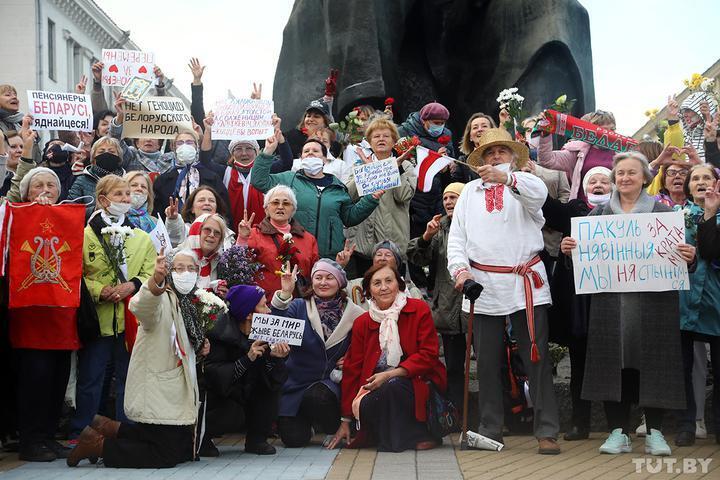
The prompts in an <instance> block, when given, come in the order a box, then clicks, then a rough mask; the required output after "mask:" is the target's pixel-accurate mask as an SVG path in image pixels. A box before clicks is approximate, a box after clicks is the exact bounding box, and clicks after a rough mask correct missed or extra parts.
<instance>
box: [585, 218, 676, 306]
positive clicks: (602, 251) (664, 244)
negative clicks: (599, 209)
mask: <svg viewBox="0 0 720 480" xmlns="http://www.w3.org/2000/svg"><path fill="white" fill-rule="evenodd" d="M571 236H572V238H574V239H575V240H576V241H577V244H578V246H577V248H576V249H574V250H573V254H572V260H573V270H574V274H575V292H577V293H578V294H582V293H602V292H662V291H666V290H688V289H689V288H690V282H689V279H688V270H687V264H686V263H685V261H684V260H683V259H682V258H681V257H680V255H679V254H678V252H677V246H678V244H680V243H685V220H684V217H683V214H682V213H681V212H667V213H635V214H625V215H598V216H589V217H575V218H573V219H572V223H571Z"/></svg>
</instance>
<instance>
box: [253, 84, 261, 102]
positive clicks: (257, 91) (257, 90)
mask: <svg viewBox="0 0 720 480" xmlns="http://www.w3.org/2000/svg"><path fill="white" fill-rule="evenodd" d="M250 98H251V99H252V100H260V99H261V98H262V83H258V84H256V83H255V82H253V89H252V92H250Z"/></svg>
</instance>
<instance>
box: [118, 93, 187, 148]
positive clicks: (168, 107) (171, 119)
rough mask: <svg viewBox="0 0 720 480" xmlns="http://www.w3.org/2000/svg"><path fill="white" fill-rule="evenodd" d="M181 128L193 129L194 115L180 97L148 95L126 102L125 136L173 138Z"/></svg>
mask: <svg viewBox="0 0 720 480" xmlns="http://www.w3.org/2000/svg"><path fill="white" fill-rule="evenodd" d="M181 130H192V117H191V116H190V111H189V110H188V108H187V106H185V103H183V101H182V100H180V99H179V98H175V97H146V98H145V99H144V100H142V101H140V102H138V103H129V102H127V103H125V116H124V117H123V137H129V138H169V139H173V138H175V135H177V134H178V133H180V131H181Z"/></svg>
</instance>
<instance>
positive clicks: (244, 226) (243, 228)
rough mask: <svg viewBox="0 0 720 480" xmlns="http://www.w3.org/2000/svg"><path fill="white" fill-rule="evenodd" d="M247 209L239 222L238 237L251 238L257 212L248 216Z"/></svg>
mask: <svg viewBox="0 0 720 480" xmlns="http://www.w3.org/2000/svg"><path fill="white" fill-rule="evenodd" d="M247 214H248V212H247V209H245V210H243V219H242V220H240V223H238V228H237V234H238V238H245V239H247V238H250V232H251V231H252V225H253V220H255V212H253V213H252V215H250V218H248V216H247Z"/></svg>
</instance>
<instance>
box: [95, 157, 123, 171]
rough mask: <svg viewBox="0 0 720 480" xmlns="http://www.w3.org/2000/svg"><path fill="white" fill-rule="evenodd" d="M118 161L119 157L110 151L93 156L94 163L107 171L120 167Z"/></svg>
mask: <svg viewBox="0 0 720 480" xmlns="http://www.w3.org/2000/svg"><path fill="white" fill-rule="evenodd" d="M120 161H121V160H120V157H118V156H117V155H115V154H114V153H110V152H105V153H101V154H100V155H96V156H95V165H97V166H98V167H100V168H102V169H103V170H105V171H108V172H114V171H115V170H118V169H119V168H120Z"/></svg>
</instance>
